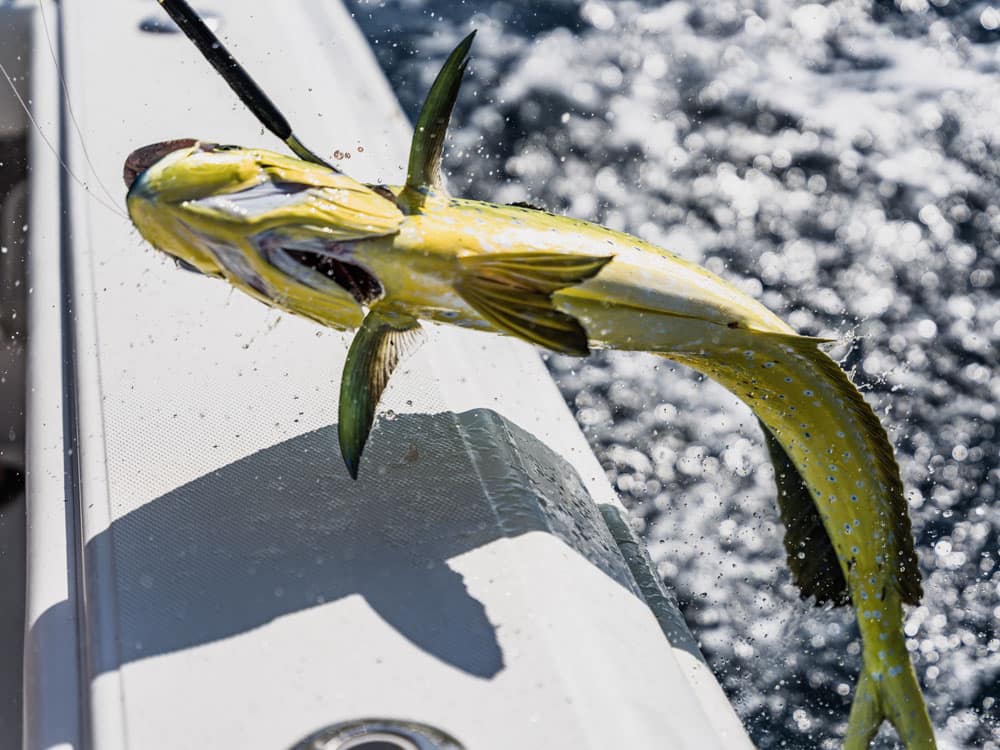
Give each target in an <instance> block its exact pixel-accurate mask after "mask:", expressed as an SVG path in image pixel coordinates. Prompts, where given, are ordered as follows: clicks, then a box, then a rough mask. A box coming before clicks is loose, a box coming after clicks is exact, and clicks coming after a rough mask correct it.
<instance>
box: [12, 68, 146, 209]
mask: <svg viewBox="0 0 1000 750" xmlns="http://www.w3.org/2000/svg"><path fill="white" fill-rule="evenodd" d="M0 73H3V77H4V78H6V79H7V83H8V84H10V88H11V91H13V92H14V96H15V97H16V98H17V101H18V103H19V104H20V105H21V109H23V110H24V114H26V115H27V116H28V119H29V120H30V121H31V124H32V125H34V126H35V130H37V131H38V135H39V136H41V138H42V141H43V142H44V143H45V145H46V146H47V147H48V149H49V151H51V152H52V155H53V156H55V157H56V160H57V161H58V162H59V164H60V165H61V166H62V168H63V169H65V170H66V174H68V175H69V176H70V177H71V178H73V181H74V182H75V183H76V184H77V185H79V186H80V187H81V188H83V190H84V191H85V192H86V193H87V194H88V195H90V197H91V198H92V199H93V200H95V201H97V203H98V204H99V205H101V206H103V207H104V208H106V209H108V210H109V211H112V212H114V213H116V214H117V215H118V216H120V217H121V218H123V219H125V220H126V221H128V218H129V217H128V215H127V214H126V213H125V212H124V211H122V210H121V209H120V208H118V207H117V206H116V205H114V204H113V203H107V202H105V200H104V199H103V198H101V196H99V195H96V194H95V193H94V192H93V191H92V190H91V189H90V186H89V185H87V183H85V182H84V181H83V180H81V179H80V178H79V177H77V176H76V173H75V172H73V170H72V169H70V168H69V165H68V164H67V163H66V162H65V161H64V160H63V158H62V155H61V154H60V153H59V151H58V149H56V147H55V146H53V145H52V141H50V140H49V137H48V136H47V135H45V131H44V130H42V126H41V125H39V124H38V120H36V119H35V116H34V115H33V114H31V110H30V109H29V108H28V105H27V104H25V102H24V99H22V98H21V92H19V91H18V90H17V86H15V85H14V80H13V79H12V78H11V76H10V74H9V73H8V72H7V68H5V67H4V66H3V63H0ZM91 168H93V165H91Z"/></svg>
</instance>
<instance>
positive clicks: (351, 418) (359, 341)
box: [338, 310, 423, 479]
mask: <svg viewBox="0 0 1000 750" xmlns="http://www.w3.org/2000/svg"><path fill="white" fill-rule="evenodd" d="M422 341H423V331H421V329H420V324H419V323H418V322H417V320H416V318H413V317H411V316H409V315H397V314H393V313H384V312H379V311H376V310H372V311H371V312H369V313H368V315H367V316H366V317H365V319H364V322H363V323H362V324H361V327H360V328H359V329H358V332H357V334H355V336H354V340H353V341H352V342H351V348H350V349H349V350H348V352H347V361H346V362H345V363H344V375H343V378H342V379H341V383H340V414H339V424H338V435H339V438H340V452H341V455H342V456H343V458H344V463H345V464H346V465H347V471H348V473H350V475H351V478H352V479H357V478H358V466H359V464H360V462H361V453H362V452H363V451H364V449H365V443H366V442H367V441H368V434H369V433H370V432H371V429H372V424H373V423H374V421H375V409H376V407H377V406H378V401H379V399H380V398H381V397H382V392H383V391H384V390H385V388H386V386H387V385H388V384H389V378H390V377H392V373H393V371H394V370H395V369H396V366H397V365H398V364H399V363H400V361H402V360H403V358H404V357H406V356H407V355H408V354H410V353H412V352H413V350H414V349H416V348H417V346H419V344H420V343H421V342H422Z"/></svg>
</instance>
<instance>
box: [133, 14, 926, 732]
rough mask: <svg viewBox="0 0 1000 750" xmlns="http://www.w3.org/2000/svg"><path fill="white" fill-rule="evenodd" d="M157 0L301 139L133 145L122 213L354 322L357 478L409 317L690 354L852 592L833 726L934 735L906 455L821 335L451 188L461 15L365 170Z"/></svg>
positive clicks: (543, 220)
mask: <svg viewBox="0 0 1000 750" xmlns="http://www.w3.org/2000/svg"><path fill="white" fill-rule="evenodd" d="M161 2H162V3H163V5H164V7H165V8H166V9H167V10H168V12H171V14H172V15H174V17H175V19H176V20H177V21H178V23H179V24H180V25H181V27H182V28H183V29H184V30H185V31H186V32H187V33H188V35H189V36H190V37H191V38H192V39H193V40H194V41H195V42H196V43H197V44H199V46H200V47H201V48H202V50H203V52H205V54H206V55H207V56H209V57H210V60H211V61H212V62H213V64H215V67H216V68H217V69H218V70H219V72H220V73H222V74H223V75H224V76H225V77H226V78H227V80H228V81H229V82H230V85H231V86H232V87H233V89H234V91H236V93H237V94H238V95H239V96H240V97H241V98H242V99H243V100H244V102H246V103H247V104H248V105H249V106H250V108H251V109H252V110H253V111H254V113H255V114H256V115H257V116H258V117H259V118H260V119H261V121H262V122H263V123H264V124H265V125H267V126H268V127H269V128H270V129H271V130H272V132H274V133H276V134H277V135H278V136H279V137H280V138H281V139H282V140H284V141H285V142H286V143H287V144H288V145H289V146H290V147H291V148H292V150H293V151H294V152H295V153H296V157H290V156H284V155H281V154H278V153H274V152H271V151H266V150H263V149H254V148H240V147H235V146H225V145H219V144H216V143H211V142H206V141H201V140H195V139H183V140H175V141H168V142H164V143H157V144H153V145H151V146H146V147H144V148H141V149H138V150H136V151H135V152H133V153H132V154H131V155H130V156H129V158H128V159H127V161H126V164H125V181H126V183H127V185H128V187H129V190H128V197H127V206H128V212H129V215H130V216H131V218H132V221H133V222H134V223H135V226H136V227H138V229H139V231H140V233H141V234H142V235H143V237H145V238H146V240H148V241H149V242H150V243H151V244H152V245H153V246H154V247H156V248H157V249H159V250H161V251H163V252H165V253H168V254H169V255H171V256H173V257H174V258H175V259H176V260H177V262H178V263H179V264H182V265H183V266H185V267H187V268H189V269H191V270H196V271H198V272H200V273H202V274H204V275H207V276H213V277H217V278H221V279H224V280H225V281H227V282H229V283H230V284H232V285H233V286H235V287H237V288H238V289H240V290H242V291H243V292H245V293H247V294H249V295H250V296H252V297H254V298H256V299H258V300H260V301H262V302H264V303H265V304H267V305H270V306H272V307H275V308H280V309H283V310H287V311H290V312H292V313H295V314H298V315H302V316H305V317H306V318H310V319H312V320H314V321H316V322H318V323H320V324H322V325H324V326H328V327H330V328H334V329H337V330H352V329H358V330H357V334H356V335H355V337H354V339H353V342H352V343H351V346H350V349H349V352H348V356H347V360H346V364H345V369H344V375H343V378H342V385H341V396H340V402H339V410H340V411H339V437H340V445H341V451H342V454H343V457H344V460H345V463H346V464H347V468H348V470H349V472H350V474H351V476H352V477H355V478H356V477H357V473H358V470H359V462H360V459H361V454H362V450H363V448H364V445H365V442H366V440H367V437H368V434H369V431H370V429H371V426H372V423H373V421H374V418H375V412H376V406H377V404H378V400H379V398H380V396H381V394H382V392H383V390H384V389H385V387H386V385H387V383H388V380H389V377H390V376H391V374H392V372H393V370H394V368H395V367H396V365H397V364H398V362H399V361H400V360H401V358H402V357H404V356H406V354H407V353H408V352H409V351H411V350H412V349H413V348H414V347H415V346H416V345H417V344H418V343H419V341H420V323H419V321H421V320H424V321H433V322H435V323H443V324H450V325H458V326H462V327H466V328H472V329H476V330H481V331H491V332H494V333H500V334H506V335H510V336H515V337H517V338H520V339H523V340H525V341H529V342H532V343H534V344H537V345H539V346H542V347H545V348H546V349H549V350H552V351H555V352H561V353H563V354H568V355H576V356H585V355H587V354H588V353H589V352H590V351H591V350H592V349H622V350H633V351H644V352H652V353H655V354H658V355H661V356H663V357H667V358H669V359H672V360H674V361H676V362H680V363H683V364H684V365H687V366H689V367H691V368H693V369H695V370H697V371H698V372H701V373H703V374H704V375H706V376H707V377H709V378H712V379H713V380H715V381H716V382H718V383H721V384H722V385H723V386H725V387H726V388H728V389H729V390H730V391H732V392H733V393H734V394H736V395H737V396H739V397H740V398H741V399H742V400H743V401H744V402H745V403H746V404H747V405H748V406H749V407H750V409H751V410H752V411H753V412H754V414H755V415H756V417H757V418H758V420H759V421H760V423H761V426H762V428H763V432H764V437H765V439H766V443H767V447H768V450H769V453H770V455H771V458H772V461H773V464H774V471H775V476H776V480H777V486H778V493H777V494H778V505H779V511H780V514H781V518H782V520H783V522H784V524H785V526H786V535H785V542H784V543H785V548H786V552H787V555H788V561H789V565H790V568H791V572H792V574H793V578H794V580H795V582H796V584H797V585H798V587H799V589H800V591H801V593H802V596H803V597H813V598H814V599H815V601H817V602H820V603H823V602H833V603H835V604H847V603H850V604H852V605H853V607H854V610H855V612H856V617H857V621H858V625H859V626H860V631H861V638H862V643H863V648H862V657H863V668H862V672H861V676H860V679H859V683H858V686H857V689H856V691H855V696H854V700H853V704H852V708H851V712H850V717H849V721H848V727H847V734H846V738H845V747H847V748H864V747H867V746H868V744H869V742H870V741H871V739H872V738H873V737H874V736H875V734H876V733H877V731H878V729H879V727H880V725H881V723H882V721H883V720H888V721H889V722H891V723H892V725H893V726H894V727H895V729H896V731H897V733H898V735H899V737H900V739H901V740H902V741H903V743H904V744H905V746H906V747H907V748H910V749H911V750H912V749H914V748H932V747H934V746H935V743H934V734H933V730H932V727H931V723H930V720H929V718H928V713H927V709H926V707H925V705H924V701H923V697H922V695H921V692H920V687H919V684H918V681H917V677H916V674H915V672H914V668H913V665H912V664H911V662H910V657H909V655H908V653H907V649H906V643H905V639H904V634H903V604H911V605H915V604H917V603H918V602H919V601H920V597H921V585H920V572H919V569H918V565H917V558H916V554H915V552H914V546H913V538H912V533H911V529H910V520H909V516H908V514H907V506H906V501H905V499H904V497H903V487H902V483H901V481H900V475H899V469H898V467H897V464H896V461H895V459H894V457H893V450H892V447H891V446H890V444H889V440H888V438H887V435H886V432H885V430H884V429H883V428H882V426H881V424H880V423H879V421H878V419H877V418H876V416H875V414H874V413H873V411H872V409H871V407H870V406H869V405H868V404H867V403H866V402H865V400H864V399H863V398H862V397H861V395H860V394H859V392H858V390H857V389H856V388H855V387H854V385H853V384H852V383H851V382H850V380H848V378H847V377H846V375H845V374H844V372H843V371H842V370H841V368H840V367H839V366H838V365H837V364H836V363H835V362H834V361H833V360H832V359H830V357H829V356H827V355H826V354H825V353H824V352H823V351H822V349H821V348H820V347H821V345H822V344H824V343H825V341H824V340H820V339H816V338H809V337H805V336H800V335H798V334H797V333H796V332H795V331H794V330H793V329H792V328H790V327H789V326H788V325H787V324H785V323H784V322H783V321H782V320H781V319H779V318H778V317H777V316H776V315H774V314H773V313H772V312H770V311H769V310H767V309H766V308H765V307H764V306H763V305H761V304H760V303H759V302H757V301H756V300H754V299H752V298H750V297H749V296H747V295H746V294H743V293H741V292H740V291H738V290H737V289H735V288H734V287H733V286H731V285H730V284H728V283H726V282H725V281H723V280H722V279H720V278H719V277H717V276H715V275H714V274H712V273H710V272H709V271H707V270H705V269H704V268H701V267H699V266H697V265H695V264H693V263H691V262H689V261H687V260H685V259H683V258H682V257H680V256H678V255H675V254H673V253H671V252H668V251H666V250H663V249H661V248H659V247H656V246H654V245H651V244H649V243H647V242H644V241H642V240H640V239H637V238H635V237H632V236H629V235H627V234H623V233H620V232H615V231H611V230H609V229H606V228H603V227H601V226H597V225H594V224H590V223H587V222H584V221H579V220H576V219H572V218H567V217H562V216H556V215H553V214H550V213H547V212H545V211H542V210H538V209H535V208H531V207H527V206H509V205H508V206H505V205H494V204H491V203H484V202H480V201H473V200H464V199H461V198H457V197H454V196H452V195H450V194H449V193H448V191H447V190H446V187H445V184H444V182H443V179H442V175H441V167H440V164H441V153H442V147H443V143H444V136H445V131H446V129H447V125H448V122H449V120H450V117H451V112H452V109H453V106H454V103H455V100H456V97H457V95H458V90H459V86H460V83H461V80H462V76H463V74H464V71H465V67H466V65H467V62H468V53H469V50H470V47H471V44H472V38H473V35H474V32H473V34H470V35H469V36H468V37H467V38H466V39H465V40H463V41H462V43H461V44H460V45H459V46H458V47H457V48H456V49H455V50H454V52H453V53H452V54H451V56H450V57H449V58H448V60H447V62H446V63H445V65H444V67H443V68H442V70H441V72H440V73H439V75H438V77H437V79H436V80H435V82H434V84H433V86H432V87H431V90H430V92H429V94H428V96H427V99H426V101H425V103H424V105H423V109H422V110H421V112H420V115H419V118H418V121H417V125H416V128H415V132H414V136H413V141H412V146H411V151H410V158H409V164H408V170H407V176H406V182H405V184H403V185H400V186H384V185H365V184H362V183H360V182H357V181H355V180H353V179H351V178H350V177H348V176H347V175H345V174H343V173H342V172H340V171H339V170H337V169H336V168H334V167H332V166H331V165H329V164H327V163H326V162H325V161H324V160H323V159H321V158H320V157H318V156H316V155H315V154H314V153H313V152H312V151H310V150H308V149H307V148H305V146H304V145H302V143H301V142H300V141H299V140H298V139H297V138H296V137H295V136H294V135H293V134H292V132H291V129H290V128H289V127H288V125H287V123H286V122H285V121H284V119H283V118H282V117H281V115H280V113H278V112H277V110H276V108H274V106H273V104H271V102H270V100H268V99H267V98H266V96H264V95H263V93H262V92H261V91H260V90H259V89H258V88H256V84H254V83H253V81H252V79H250V77H249V75H248V74H246V72H245V71H244V70H243V69H242V68H240V67H239V66H238V65H237V64H236V62H235V60H233V59H232V57H231V56H229V54H228V52H226V51H225V48H224V47H222V45H221V44H220V43H219V42H218V40H217V39H215V38H214V37H213V36H212V35H211V32H209V31H208V30H207V29H205V28H204V26H203V25H202V24H201V23H200V19H198V18H197V16H196V15H195V14H194V13H193V11H190V8H188V7H187V6H186V4H185V3H183V2H170V0H161Z"/></svg>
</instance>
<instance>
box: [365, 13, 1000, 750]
mask: <svg viewBox="0 0 1000 750" xmlns="http://www.w3.org/2000/svg"><path fill="white" fill-rule="evenodd" d="M351 7H352V9H353V10H354V12H355V14H356V17H357V19H358V21H359V22H360V23H361V25H362V27H363V28H364V30H365V32H366V33H367V34H368V36H369V38H370V39H371V40H372V42H373V44H374V45H375V49H376V52H377V54H378V57H379V60H380V62H381V64H382V65H383V67H384V68H385V70H386V73H387V74H388V76H389V78H390V80H391V82H392V84H393V87H394V88H395V90H396V92H397V94H398V95H399V97H400V99H401V100H402V102H403V105H404V107H405V108H406V110H407V112H408V114H409V115H410V116H411V118H414V117H415V116H416V113H417V111H418V109H419V106H420V103H421V101H422V98H423V95H424V93H425V92H426V90H427V87H428V86H429V84H430V82H431V81H432V80H433V77H434V75H435V74H436V72H437V70H438V69H439V67H440V65H441V63H442V61H443V59H444V57H445V56H446V54H447V53H448V51H450V49H451V48H452V47H453V46H454V44H455V43H457V41H458V40H459V38H460V37H461V36H462V35H464V34H465V33H467V32H468V31H469V30H470V29H472V28H478V29H479V35H478V37H477V40H476V45H475V47H474V50H473V62H472V65H471V68H470V72H471V75H470V76H469V77H468V79H467V82H466V85H465V88H464V90H463V93H462V97H461V99H460V101H459V104H458V107H457V110H456V114H455V117H454V119H453V126H452V130H451V145H450V149H449V150H448V153H447V157H446V167H447V169H448V171H449V173H450V180H451V184H452V187H453V189H454V191H455V192H459V193H461V194H464V195H466V196H468V197H473V198H480V199H485V200H491V201H495V202H513V201H530V202H532V203H535V204H537V205H539V206H542V207H544V208H547V209H549V210H552V211H555V212H559V213H565V214H569V215H573V216H576V217H579V218H583V219H588V220H592V221H597V222H600V223H602V224H606V225H608V226H610V227H613V228H615V229H621V230H625V231H627V232H631V233H633V234H637V235H639V236H641V237H643V238H644V239H647V240H650V241H653V242H656V243H658V244H660V245H662V246H664V247H667V248H669V249H671V250H673V251H675V252H679V253H681V254H683V255H684V256H686V257H687V258H689V259H691V260H694V261H697V262H699V263H703V264H705V265H706V266H708V267H709V268H711V269H712V270H713V271H715V272H717V273H720V274H722V275H723V276H725V277H726V278H728V279H729V280H730V281H733V282H734V283H736V284H737V285H738V286H739V287H740V288H742V289H743V290H744V291H746V292H748V293H749V294H751V295H752V296H754V297H757V298H759V299H760V300H761V301H763V302H764V303H765V304H766V305H767V306H768V307H770V308H771V309H772V310H774V311H776V312H778V313H779V314H780V315H781V316H782V317H784V318H785V319H786V320H788V321H789V322H790V323H791V324H792V325H793V326H795V327H796V328H797V329H798V330H799V331H800V332H801V333H804V334H811V335H819V336H827V337H835V338H837V339H838V340H839V342H840V343H839V344H838V345H837V346H836V348H835V349H833V350H832V352H831V353H832V354H833V356H834V357H835V358H837V359H839V360H840V361H841V362H842V364H843V366H844V367H845V368H846V369H847V370H848V371H850V372H851V374H852V376H853V378H854V380H855V382H856V383H858V384H859V386H860V387H861V388H862V389H863V391H864V392H865V395H866V397H867V398H868V399H869V401H870V402H871V403H872V404H873V405H874V406H875V408H876V410H877V412H878V414H879V415H880V417H881V418H882V420H883V422H884V423H885V425H886V427H887V429H888V430H889V434H890V437H891V439H892V441H893V443H894V444H895V446H896V450H897V455H898V458H899V463H900V466H901V468H902V474H903V479H904V483H905V485H906V490H907V498H908V500H909V503H910V508H911V514H912V516H913V519H914V532H915V535H916V542H917V547H918V551H919V555H920V560H921V567H922V569H923V572H924V590H925V597H924V601H923V605H922V606H920V607H917V608H913V609H911V610H910V611H909V613H908V617H907V622H906V633H907V635H908V636H909V640H908V645H909V647H910V649H911V651H912V653H913V657H914V661H915V663H916V667H917V672H918V674H919V675H920V677H921V681H922V683H923V685H924V686H925V692H926V696H927V699H928V702H929V704H930V710H931V715H932V718H933V721H934V723H935V726H936V727H938V728H939V734H940V742H941V746H942V747H944V748H949V747H981V748H993V749H994V750H995V749H996V748H1000V718H998V717H1000V706H998V700H1000V627H998V623H1000V572H998V555H1000V552H998V546H1000V506H998V505H997V502H996V499H997V498H996V495H997V490H998V478H1000V472H998V469H1000V461H998V435H997V428H998V422H1000V420H998V413H997V402H998V397H1000V376H998V372H997V360H998V347H997V344H998V341H1000V299H998V296H997V291H998V288H1000V280H998V269H997V262H998V258H1000V183H998V178H1000V161H998V155H1000V75H998V74H1000V4H996V3H993V4H991V3H990V2H966V1H965V0H930V2H929V1H928V0H895V1H894V0H834V1H833V2H829V3H827V4H822V5H821V4H802V3H797V2H794V0H770V1H766V0H709V1H708V2H695V1H694V0H673V1H672V2H668V3H662V2H643V1H641V0H585V1H584V0H543V1H541V2H531V3H528V2H515V1H514V0H509V1H507V2H504V1H502V0H501V1H489V0H466V1H465V2H456V1H455V0H387V1H386V2H377V1H376V2H372V1H362V0H353V2H352V3H351ZM548 362H549V367H550V369H551V371H552V374H553V375H554V376H555V378H556V380H557V381H558V382H559V385H560V387H561V389H562V392H563V395H564V396H565V398H566V401H567V403H568V404H569V405H570V407H571V409H572V410H573V411H574V413H575V414H576V417H577V420H578V421H579V423H580V426H581V427H582V428H583V430H584V431H585V432H586V434H587V436H588V438H589V439H590V442H591V445H592V446H593V448H594V450H595V452H596V453H597V455H598V456H599V458H600V460H601V462H602V464H603V465H604V467H605V469H606V470H607V472H608V475H609V476H610V477H611V479H612V482H613V483H614V484H615V485H616V487H617V488H618V490H619V492H620V493H621V496H622V498H623V500H624V501H625V502H626V504H627V505H628V506H629V507H630V509H631V511H632V513H633V517H634V519H635V522H636V524H637V525H638V528H639V529H640V530H641V532H642V533H643V535H644V537H645V539H646V541H647V543H648V545H649V549H650V552H651V554H652V555H653V557H654V559H655V560H656V562H657V563H658V565H659V569H660V572H661V573H662V575H663V576H664V578H665V579H666V580H667V582H668V583H669V584H670V585H671V586H672V587H673V589H674V590H675V591H676V592H677V594H678V596H679V599H680V601H681V603H682V606H683V608H684V612H685V615H686V617H687V619H688V621H689V623H690V625H691V626H692V629H693V631H694V632H695V634H696V635H697V636H698V637H699V638H700V639H701V642H702V646H703V649H704V652H705V654H706V656H707V657H708V660H709V662H710V663H711V665H712V667H713V668H714V670H715V672H716V674H717V675H718V676H719V678H720V680H721V681H722V683H723V685H724V687H725V689H726V690H727V692H728V693H729V695H730V697H731V698H732V700H733V702H734V704H735V706H736V708H737V710H738V711H739V713H740V715H741V716H742V718H743V719H744V721H745V723H746V725H747V727H748V728H749V731H750V733H751V735H752V737H753V739H754V740H755V742H757V743H758V744H759V745H760V746H761V747H762V748H771V747H783V748H815V747H822V748H833V747H837V746H839V742H838V740H837V739H836V738H837V737H839V736H840V735H841V734H842V732H843V728H844V726H845V724H846V718H847V712H848V708H849V705H850V699H851V691H852V690H853V686H854V684H855V680H856V677H857V673H858V669H859V665H860V656H859V654H860V649H859V641H858V635H857V629H856V626H855V625H854V623H853V618H852V616H851V613H850V612H849V611H847V610H843V609H840V610H822V609H818V608H815V607H812V606H810V604H809V603H808V602H801V601H800V600H799V598H798V595H797V592H796V590H795V589H794V587H793V586H792V585H791V583H790V578H789V574H788V571H787V567H786V565H785V561H784V552H783V548H782V546H781V534H782V527H781V525H780V523H779V522H778V519H777V513H776V510H775V505H774V487H773V475H772V472H771V469H770V467H769V464H768V461H767V459H766V455H765V450H764V447H763V444H762V441H761V435H760V433H759V431H758V429H757V427H756V424H755V422H754V420H753V419H752V418H751V416H750V412H749V410H748V409H747V408H746V407H745V406H743V405H742V404H741V403H740V402H739V401H738V400H737V399H736V398H735V397H733V396H731V395H730V394H728V393H727V392H726V391H724V390H723V389H722V388H720V387H718V386H716V385H715V384H713V383H711V382H709V381H705V380H704V379H703V378H701V377H700V376H697V375H696V374H694V373H692V372H690V371H687V370H685V369H684V368H681V367H677V366H673V365H671V364H670V363H667V362H663V361H659V360H657V359H655V358H653V357H651V356H646V355H629V354H619V353H611V354H603V353H601V354H595V355H594V356H592V357H590V358H589V359H587V360H577V359H570V358H564V357H556V356H553V357H550V358H549V360H548ZM639 689H641V687H640V688H639ZM664 710H670V707H669V706H664ZM880 743H881V744H880V746H881V747H893V746H894V740H893V736H892V733H891V732H890V731H888V730H887V729H883V732H882V735H881V737H880Z"/></svg>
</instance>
